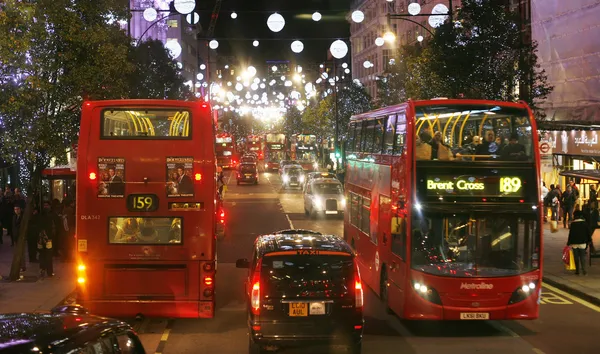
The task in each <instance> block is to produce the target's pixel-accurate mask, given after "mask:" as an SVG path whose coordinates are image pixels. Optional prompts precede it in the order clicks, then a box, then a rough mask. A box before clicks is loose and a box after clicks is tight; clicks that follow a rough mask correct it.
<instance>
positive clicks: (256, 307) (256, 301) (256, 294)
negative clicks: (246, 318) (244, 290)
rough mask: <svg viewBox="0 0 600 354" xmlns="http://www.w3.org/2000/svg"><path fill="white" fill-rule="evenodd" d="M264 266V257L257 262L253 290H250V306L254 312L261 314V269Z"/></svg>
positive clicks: (253, 276) (253, 277)
mask: <svg viewBox="0 0 600 354" xmlns="http://www.w3.org/2000/svg"><path fill="white" fill-rule="evenodd" d="M261 268H262V259H261V260H259V261H258V263H257V264H256V268H255V269H254V274H253V275H252V290H251V292H250V306H251V307H252V313H253V314H255V315H260V269H261Z"/></svg>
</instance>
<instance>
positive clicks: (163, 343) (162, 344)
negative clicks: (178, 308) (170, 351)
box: [154, 319, 175, 354]
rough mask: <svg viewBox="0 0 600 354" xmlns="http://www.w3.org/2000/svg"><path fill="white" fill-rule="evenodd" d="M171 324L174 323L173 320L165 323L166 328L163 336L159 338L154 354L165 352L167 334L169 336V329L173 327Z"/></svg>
mask: <svg viewBox="0 0 600 354" xmlns="http://www.w3.org/2000/svg"><path fill="white" fill-rule="evenodd" d="M173 322H175V320H173V319H170V320H169V321H168V322H167V326H166V327H165V330H164V331H163V334H162V336H161V337H160V342H158V346H157V347H156V351H155V352H154V354H162V352H163V351H164V350H165V346H166V345H167V340H168V339H169V334H171V328H172V327H173Z"/></svg>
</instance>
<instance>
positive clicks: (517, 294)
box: [508, 280, 537, 304]
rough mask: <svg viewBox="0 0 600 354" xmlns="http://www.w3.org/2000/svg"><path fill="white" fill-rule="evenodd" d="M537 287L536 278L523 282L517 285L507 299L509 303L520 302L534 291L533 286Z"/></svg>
mask: <svg viewBox="0 0 600 354" xmlns="http://www.w3.org/2000/svg"><path fill="white" fill-rule="evenodd" d="M536 287H537V280H536V281H532V282H529V283H528V284H523V285H522V286H520V287H518V288H517V290H515V291H513V293H512V296H511V297H510V300H508V303H509V304H516V303H517V302H521V301H523V300H525V299H527V298H528V297H529V296H531V294H533V293H535V291H534V290H535V288H536Z"/></svg>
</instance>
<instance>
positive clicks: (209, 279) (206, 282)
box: [204, 277, 213, 286]
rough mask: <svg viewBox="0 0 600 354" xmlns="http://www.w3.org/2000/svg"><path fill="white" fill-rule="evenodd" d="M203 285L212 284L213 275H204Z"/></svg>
mask: <svg viewBox="0 0 600 354" xmlns="http://www.w3.org/2000/svg"><path fill="white" fill-rule="evenodd" d="M204 285H206V286H212V285H213V277H204Z"/></svg>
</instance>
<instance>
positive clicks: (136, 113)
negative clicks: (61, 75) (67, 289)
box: [76, 100, 221, 318]
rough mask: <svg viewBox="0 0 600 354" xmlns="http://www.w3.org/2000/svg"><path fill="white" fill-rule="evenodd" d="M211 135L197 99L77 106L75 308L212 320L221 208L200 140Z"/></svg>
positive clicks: (209, 147)
mask: <svg viewBox="0 0 600 354" xmlns="http://www.w3.org/2000/svg"><path fill="white" fill-rule="evenodd" d="M212 132H213V129H212V121H211V116H210V108H209V106H208V105H207V104H205V103H201V102H183V101H181V102H180V101H166V100H165V101H163V100H114V101H87V102H85V103H84V105H83V110H82V115H81V130H80V138H79V145H78V159H77V171H78V173H77V182H76V183H77V188H76V193H77V198H76V203H77V208H76V210H77V224H76V238H77V255H78V264H77V272H78V278H77V283H78V284H77V290H78V302H79V303H81V304H82V305H84V306H85V307H86V308H88V309H90V311H92V312H93V313H97V314H100V315H105V316H114V317H129V316H136V315H137V314H143V315H145V316H160V317H190V318H198V317H204V318H210V317H213V315H214V304H215V299H214V286H215V267H216V264H215V262H216V259H215V247H216V242H215V240H216V236H215V235H216V233H217V227H218V224H219V223H220V220H218V215H217V214H219V215H220V214H221V211H220V210H219V211H217V210H216V207H215V203H216V202H215V201H216V200H218V198H217V188H216V182H215V178H213V176H215V174H216V167H215V165H216V161H215V151H214V146H213V144H205V142H206V141H213V140H214V135H213V133H212ZM182 154H185V155H184V156H182Z"/></svg>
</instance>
